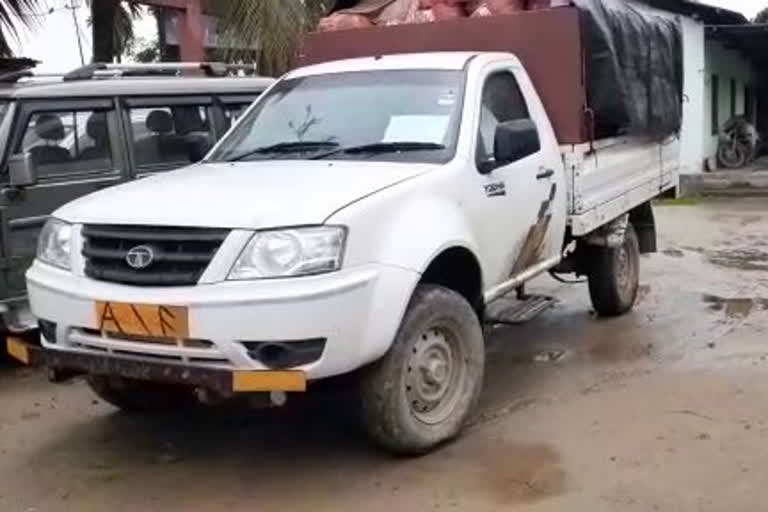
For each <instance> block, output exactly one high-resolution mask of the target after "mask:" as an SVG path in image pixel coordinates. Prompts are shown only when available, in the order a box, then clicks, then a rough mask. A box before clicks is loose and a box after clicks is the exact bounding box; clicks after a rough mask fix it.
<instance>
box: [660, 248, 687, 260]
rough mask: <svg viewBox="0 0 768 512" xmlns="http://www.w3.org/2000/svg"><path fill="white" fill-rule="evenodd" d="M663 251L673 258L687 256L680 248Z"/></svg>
mask: <svg viewBox="0 0 768 512" xmlns="http://www.w3.org/2000/svg"><path fill="white" fill-rule="evenodd" d="M661 252H662V254H664V255H666V256H671V257H673V258H682V257H683V256H685V253H684V252H683V251H681V250H680V249H664V250H663V251H661Z"/></svg>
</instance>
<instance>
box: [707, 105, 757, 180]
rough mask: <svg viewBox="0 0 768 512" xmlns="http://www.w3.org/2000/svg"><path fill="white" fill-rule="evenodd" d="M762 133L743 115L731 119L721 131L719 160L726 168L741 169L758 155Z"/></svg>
mask: <svg viewBox="0 0 768 512" xmlns="http://www.w3.org/2000/svg"><path fill="white" fill-rule="evenodd" d="M759 144H760V134H758V133H757V129H756V128H755V126H754V125H753V124H752V123H750V122H749V121H747V120H746V118H744V117H743V116H735V117H732V118H731V119H729V120H728V121H727V122H726V123H725V125H723V129H722V131H721V132H720V142H719V144H718V148H717V161H718V163H719V165H720V166H721V167H724V168H726V169H740V168H742V167H744V166H746V165H747V164H749V163H751V162H752V161H754V160H755V158H756V157H757V149H758V146H759Z"/></svg>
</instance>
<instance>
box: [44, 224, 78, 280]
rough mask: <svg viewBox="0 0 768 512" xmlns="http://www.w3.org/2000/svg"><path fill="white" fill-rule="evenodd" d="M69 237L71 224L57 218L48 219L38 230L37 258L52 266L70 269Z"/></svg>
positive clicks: (70, 236) (70, 237)
mask: <svg viewBox="0 0 768 512" xmlns="http://www.w3.org/2000/svg"><path fill="white" fill-rule="evenodd" d="M71 239H72V224H69V223H68V222H64V221H61V220H59V219H53V218H51V219H48V221H47V222H46V223H45V225H44V226H43V229H42V231H40V238H39V239H38V242H37V259H39V260H40V261H42V262H43V263H47V264H48V265H53V266H54V267H59V268H62V269H64V270H71V268H72V263H71V261H70V252H71V251H70V249H71V243H70V242H71Z"/></svg>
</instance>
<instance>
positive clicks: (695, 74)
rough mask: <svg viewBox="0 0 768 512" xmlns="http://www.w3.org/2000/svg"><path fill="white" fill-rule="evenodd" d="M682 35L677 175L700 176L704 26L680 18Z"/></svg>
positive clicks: (704, 92) (701, 159)
mask: <svg viewBox="0 0 768 512" xmlns="http://www.w3.org/2000/svg"><path fill="white" fill-rule="evenodd" d="M680 24H681V26H682V32H683V125H682V128H681V130H680V172H681V173H685V174H690V173H695V172H701V171H702V170H703V162H704V154H705V153H704V141H703V139H702V137H701V130H702V126H705V125H706V119H708V118H707V117H705V115H704V101H705V98H706V91H705V87H704V76H705V75H704V73H705V71H704V70H705V67H706V63H705V52H704V25H703V24H702V23H701V22H698V21H695V20H693V19H691V18H686V17H681V18H680Z"/></svg>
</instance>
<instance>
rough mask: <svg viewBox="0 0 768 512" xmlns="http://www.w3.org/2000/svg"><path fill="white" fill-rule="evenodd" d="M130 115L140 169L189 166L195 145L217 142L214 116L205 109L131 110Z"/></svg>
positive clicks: (148, 108) (150, 108)
mask: <svg viewBox="0 0 768 512" xmlns="http://www.w3.org/2000/svg"><path fill="white" fill-rule="evenodd" d="M129 112H130V119H131V132H132V137H133V153H134V155H135V159H136V166H137V167H139V168H142V167H143V168H145V169H146V168H148V167H153V166H171V165H175V166H182V165H186V164H189V163H190V162H192V161H193V158H192V156H191V153H190V147H191V144H192V143H193V142H195V141H196V140H199V139H200V138H208V139H209V140H211V141H212V140H214V138H213V137H214V136H213V131H212V123H211V119H210V114H209V111H208V108H207V107H206V106H203V105H173V106H156V107H142V108H131V109H130V110H129Z"/></svg>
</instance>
